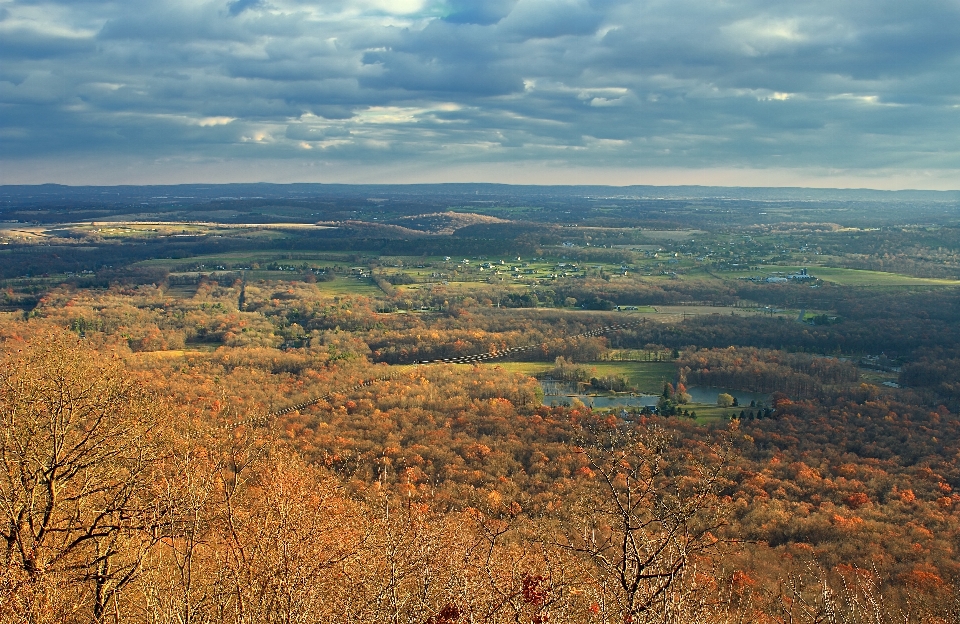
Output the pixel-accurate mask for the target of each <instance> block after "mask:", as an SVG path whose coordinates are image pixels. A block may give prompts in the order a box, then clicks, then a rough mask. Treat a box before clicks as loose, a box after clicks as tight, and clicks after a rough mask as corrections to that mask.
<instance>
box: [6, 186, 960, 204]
mask: <svg viewBox="0 0 960 624" xmlns="http://www.w3.org/2000/svg"><path fill="white" fill-rule="evenodd" d="M331 196H338V197H344V198H352V199H356V198H371V199H373V198H377V199H384V200H385V201H390V200H393V199H407V200H408V199H410V198H411V197H413V196H421V197H436V198H445V199H456V200H458V201H462V202H464V203H470V202H471V201H473V202H482V201H484V200H495V199H497V198H510V197H513V198H518V197H529V198H534V197H558V196H562V197H583V198H587V199H617V198H620V199H631V200H656V199H669V200H698V199H710V200H748V201H773V202H776V201H812V202H817V201H841V202H863V201H868V202H888V201H889V202H903V201H921V202H935V203H940V202H950V203H953V202H960V190H954V191H926V190H902V191H882V190H875V189H830V188H804V187H737V186H730V187H725V186H646V185H637V186H578V185H571V186H537V185H511V184H487V183H445V184H318V183H294V184H272V183H237V184H178V185H156V186H152V185H151V186H139V185H137V186H135V185H130V186H66V185H61V184H37V185H0V204H6V205H38V204H55V203H59V202H82V203H101V204H130V203H137V202H140V203H143V204H144V205H162V204H165V203H180V204H183V203H208V202H216V201H218V200H219V201H229V200H233V201H236V200H282V199H288V200H298V199H307V198H311V197H331Z"/></svg>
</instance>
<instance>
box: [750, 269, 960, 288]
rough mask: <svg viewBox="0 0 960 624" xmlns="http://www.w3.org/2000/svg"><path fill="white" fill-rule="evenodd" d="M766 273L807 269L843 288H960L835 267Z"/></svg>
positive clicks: (942, 282) (951, 283) (950, 283)
mask: <svg viewBox="0 0 960 624" xmlns="http://www.w3.org/2000/svg"><path fill="white" fill-rule="evenodd" d="M763 268H764V271H766V272H768V273H773V272H777V271H781V272H784V273H795V272H797V271H799V270H800V269H801V268H806V269H807V270H808V271H809V272H810V274H811V275H813V276H815V277H818V278H820V279H822V280H823V281H825V282H832V283H834V284H840V285H841V286H960V281H957V280H951V279H934V278H929V277H911V276H909V275H900V274H898V273H884V272H882V271H864V270H861V269H839V268H835V267H818V266H813V267H799V266H776V265H768V266H764V267H763Z"/></svg>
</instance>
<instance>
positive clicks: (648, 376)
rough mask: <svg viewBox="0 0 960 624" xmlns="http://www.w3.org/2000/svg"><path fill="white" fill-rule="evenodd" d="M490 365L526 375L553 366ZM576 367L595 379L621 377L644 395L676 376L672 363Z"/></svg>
mask: <svg viewBox="0 0 960 624" xmlns="http://www.w3.org/2000/svg"><path fill="white" fill-rule="evenodd" d="M491 365H492V366H500V367H501V368H503V369H504V370H508V371H514V372H518V373H524V374H526V375H535V374H537V373H544V372H546V371H549V370H551V369H552V368H553V366H554V365H553V362H493V363H492V364H491ZM578 366H582V367H584V368H586V369H588V370H591V371H592V372H591V375H594V376H597V377H606V376H607V375H623V376H624V377H626V378H627V383H629V384H630V385H631V386H633V387H635V388H636V389H637V390H638V391H639V392H643V393H644V394H660V393H661V392H662V391H663V382H665V381H673V380H674V378H675V377H676V375H677V369H676V366H675V365H674V364H673V363H672V362H586V363H583V364H578Z"/></svg>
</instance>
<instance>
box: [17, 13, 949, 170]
mask: <svg viewBox="0 0 960 624" xmlns="http://www.w3.org/2000/svg"><path fill="white" fill-rule="evenodd" d="M958 33H960V0H910V1H909V2H907V1H904V0H793V1H791V2H786V1H775V0H633V1H619V0H592V1H591V0H487V1H476V0H319V1H312V2H308V1H301V0H215V1H206V0H179V1H177V0H150V1H149V2H147V1H142V0H109V1H104V0H0V183H3V184H34V183H43V182H59V183H65V184H153V183H163V184H168V183H187V182H256V181H266V182H294V181H302V182H348V183H349V182H356V183H376V182H385V183H403V182H506V183H524V184H614V185H625V184H671V185H672V184H704V185H721V186H820V187H866V188H881V189H897V188H928V189H956V188H960V35H958Z"/></svg>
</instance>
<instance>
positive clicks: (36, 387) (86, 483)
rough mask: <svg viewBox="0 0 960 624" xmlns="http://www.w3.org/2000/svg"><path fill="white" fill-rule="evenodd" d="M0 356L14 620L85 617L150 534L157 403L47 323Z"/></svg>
mask: <svg viewBox="0 0 960 624" xmlns="http://www.w3.org/2000/svg"><path fill="white" fill-rule="evenodd" d="M9 346H10V345H9V343H8V345H7V347H8V348H7V352H6V353H5V354H4V355H3V356H2V361H0V540H2V543H3V554H2V557H3V565H4V566H5V568H6V570H7V576H8V578H10V579H16V581H12V582H15V583H16V588H15V589H14V590H13V595H15V596H16V597H17V599H18V600H19V601H20V604H19V607H18V611H19V612H20V614H21V616H22V617H23V619H24V621H35V622H39V621H44V620H48V621H62V622H64V621H66V622H68V621H93V622H100V621H103V619H104V618H105V616H106V614H107V612H108V609H109V608H110V606H111V604H112V601H113V599H114V598H115V597H116V596H117V592H119V591H120V590H121V589H122V588H123V587H124V586H125V585H127V584H128V583H129V582H130V581H131V580H132V579H133V578H134V576H135V575H136V574H137V572H138V570H139V566H140V562H141V559H142V557H143V556H144V554H145V553H146V551H147V550H148V549H149V548H150V546H151V545H152V544H153V543H154V542H155V540H156V532H155V531H154V530H153V527H154V526H155V524H156V523H155V517H156V514H157V513H158V510H157V508H156V507H155V506H154V505H153V503H152V500H153V497H152V492H151V482H152V479H151V478H150V472H151V470H152V469H153V460H154V458H155V457H154V455H155V447H154V444H153V441H152V436H151V433H152V428H153V427H154V424H155V422H156V419H157V409H156V406H155V404H154V403H153V402H152V401H151V400H150V399H149V398H148V397H147V396H146V395H145V394H144V393H143V392H142V391H141V390H140V389H139V388H138V386H137V384H136V383H135V382H134V381H133V380H131V379H130V378H128V377H127V376H125V374H124V370H123V367H122V366H121V365H120V363H119V361H117V360H113V359H109V358H107V357H104V356H102V355H100V354H98V353H96V352H94V351H92V350H89V349H86V348H84V346H83V345H81V344H78V340H77V338H76V336H75V335H73V334H69V333H66V332H51V333H46V334H43V335H41V336H38V337H37V338H36V339H34V340H33V342H32V343H31V344H30V345H25V346H24V347H23V348H22V349H20V350H16V349H10V348H9Z"/></svg>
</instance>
